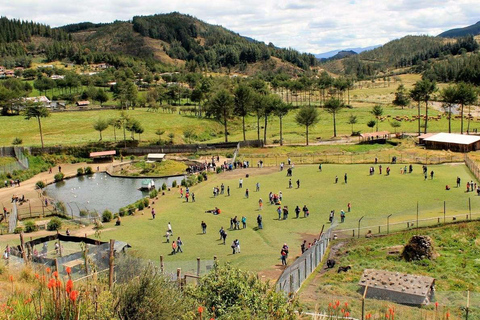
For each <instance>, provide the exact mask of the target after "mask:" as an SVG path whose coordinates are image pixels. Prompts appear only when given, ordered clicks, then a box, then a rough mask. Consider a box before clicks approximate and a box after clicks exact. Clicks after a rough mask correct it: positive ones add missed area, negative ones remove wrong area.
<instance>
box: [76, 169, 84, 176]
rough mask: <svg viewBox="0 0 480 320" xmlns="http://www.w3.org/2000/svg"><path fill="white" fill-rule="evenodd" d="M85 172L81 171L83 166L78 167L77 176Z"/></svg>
mask: <svg viewBox="0 0 480 320" xmlns="http://www.w3.org/2000/svg"><path fill="white" fill-rule="evenodd" d="M84 173H85V172H84V171H83V168H78V169H77V176H83V174H84Z"/></svg>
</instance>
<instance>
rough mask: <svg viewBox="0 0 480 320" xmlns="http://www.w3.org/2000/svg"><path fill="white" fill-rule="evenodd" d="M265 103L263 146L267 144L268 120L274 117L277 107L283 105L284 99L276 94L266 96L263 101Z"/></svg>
mask: <svg viewBox="0 0 480 320" xmlns="http://www.w3.org/2000/svg"><path fill="white" fill-rule="evenodd" d="M262 101H263V102H264V105H263V120H264V124H263V144H264V145H265V144H267V126H268V118H269V117H270V116H271V115H272V113H273V111H274V110H275V107H276V106H277V105H278V104H280V103H282V98H280V97H279V96H278V95H276V94H269V95H267V96H265V99H264V100H262Z"/></svg>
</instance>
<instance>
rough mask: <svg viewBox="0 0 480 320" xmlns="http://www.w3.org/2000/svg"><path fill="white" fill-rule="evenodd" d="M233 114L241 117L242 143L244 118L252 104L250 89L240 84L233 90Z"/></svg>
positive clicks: (244, 139)
mask: <svg viewBox="0 0 480 320" xmlns="http://www.w3.org/2000/svg"><path fill="white" fill-rule="evenodd" d="M234 95H235V110H234V112H235V114H236V115H237V116H240V117H242V130H243V141H246V140H247V138H246V137H245V117H246V116H247V115H248V113H249V111H250V108H251V104H252V89H250V87H248V86H246V85H244V84H240V85H239V86H238V87H237V88H236V89H235V93H234Z"/></svg>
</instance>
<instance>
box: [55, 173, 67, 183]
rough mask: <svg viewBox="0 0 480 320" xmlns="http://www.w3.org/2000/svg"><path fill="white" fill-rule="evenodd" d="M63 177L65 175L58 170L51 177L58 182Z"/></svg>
mask: <svg viewBox="0 0 480 320" xmlns="http://www.w3.org/2000/svg"><path fill="white" fill-rule="evenodd" d="M64 177H65V175H64V174H63V172H59V173H57V174H56V175H55V176H54V177H53V179H54V180H55V182H59V181H62V180H63V178H64Z"/></svg>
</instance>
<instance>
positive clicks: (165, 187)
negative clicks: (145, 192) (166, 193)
mask: <svg viewBox="0 0 480 320" xmlns="http://www.w3.org/2000/svg"><path fill="white" fill-rule="evenodd" d="M162 190H167V184H166V183H165V182H164V183H163V184H162Z"/></svg>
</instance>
